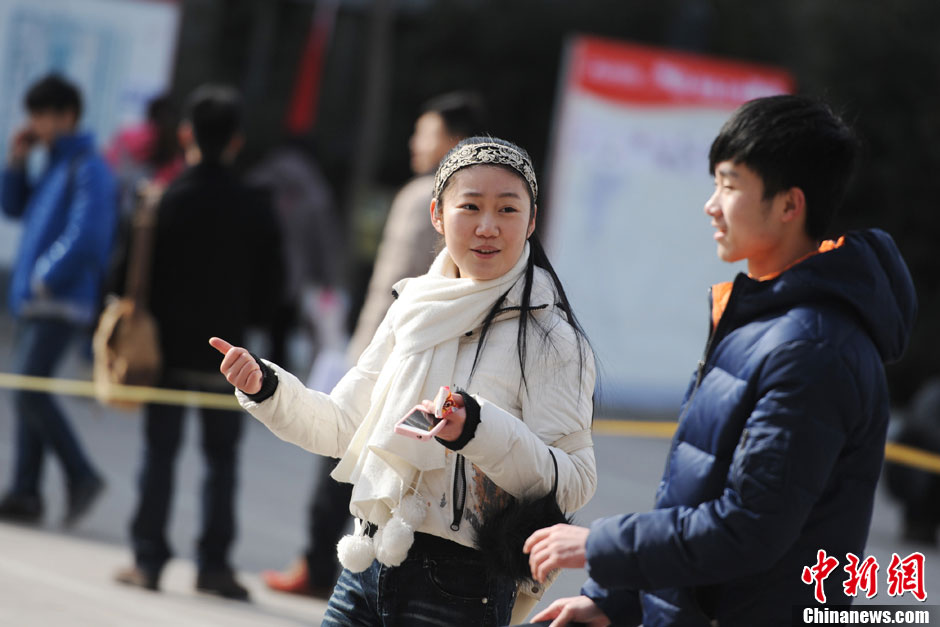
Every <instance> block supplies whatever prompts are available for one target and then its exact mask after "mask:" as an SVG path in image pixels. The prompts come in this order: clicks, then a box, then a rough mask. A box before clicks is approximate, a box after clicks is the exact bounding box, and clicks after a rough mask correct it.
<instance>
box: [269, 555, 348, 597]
mask: <svg viewBox="0 0 940 627" xmlns="http://www.w3.org/2000/svg"><path fill="white" fill-rule="evenodd" d="M261 579H262V581H264V583H265V585H267V586H268V587H269V588H271V589H272V590H277V591H278V592H286V593H288V594H299V595H302V596H308V597H314V598H317V599H329V598H330V595H331V594H333V587H332V586H329V587H326V586H317V585H313V584H311V583H310V573H309V571H308V570H307V560H306V559H304V558H300V559H298V560H296V561H295V562H294V563H293V564H291V565H290V567H289V568H288V569H287V570H286V571H284V572H280V571H276V570H266V571H264V572H262V573H261Z"/></svg>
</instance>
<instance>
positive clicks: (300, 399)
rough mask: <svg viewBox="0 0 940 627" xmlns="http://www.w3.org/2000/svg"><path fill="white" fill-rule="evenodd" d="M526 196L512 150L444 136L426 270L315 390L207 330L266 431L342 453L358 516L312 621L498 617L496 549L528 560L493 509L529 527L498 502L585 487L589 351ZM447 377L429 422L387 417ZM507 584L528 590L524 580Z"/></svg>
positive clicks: (528, 181)
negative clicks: (440, 417) (402, 426)
mask: <svg viewBox="0 0 940 627" xmlns="http://www.w3.org/2000/svg"><path fill="white" fill-rule="evenodd" d="M537 197H538V184H537V182H536V178H535V174H534V170H533V168H532V163H531V161H530V159H529V156H528V154H527V153H526V152H525V151H524V150H522V149H521V148H519V147H517V146H515V145H514V144H511V143H509V142H506V141H503V140H500V139H495V138H490V137H475V138H470V139H467V140H464V141H463V142H461V143H460V144H458V145H457V146H456V147H455V148H454V149H453V150H452V151H451V152H450V153H449V154H448V155H447V156H446V157H445V158H444V159H443V160H442V161H441V164H440V166H439V168H438V171H437V174H436V177H435V190H434V199H433V200H432V202H431V206H430V219H431V222H432V223H433V225H434V228H435V229H437V231H438V232H440V233H441V234H442V235H443V236H444V243H445V246H446V247H445V248H444V250H443V251H442V252H441V253H440V254H439V256H438V257H437V259H436V260H435V261H434V263H433V264H432V266H431V268H430V270H429V271H428V273H427V274H425V275H423V276H420V277H416V278H412V279H404V280H402V281H401V282H399V283H397V284H396V285H395V286H394V292H395V294H396V296H397V299H396V301H395V302H394V304H393V305H392V306H391V308H390V309H389V310H388V314H387V315H386V317H385V319H384V321H383V322H382V325H381V326H380V327H379V329H378V331H377V332H376V334H375V337H374V338H373V340H372V342H371V344H370V345H369V347H368V348H367V349H366V351H365V352H364V353H363V355H362V357H361V358H360V359H359V362H358V363H357V364H356V366H355V367H354V368H352V370H350V371H349V372H348V373H347V374H346V376H345V377H344V378H343V379H342V380H341V381H340V382H339V384H337V386H336V387H335V388H334V389H333V391H332V392H330V393H329V394H325V393H323V392H319V391H315V390H310V389H307V388H305V387H304V385H303V384H302V383H301V382H300V381H299V380H298V379H297V378H296V377H294V376H293V375H291V374H290V373H288V372H286V371H284V370H283V369H281V368H279V367H278V366H276V365H274V364H272V363H269V362H266V361H263V360H260V359H257V358H256V357H255V356H253V355H251V354H250V353H248V352H247V351H246V350H245V349H243V348H240V347H232V346H231V345H229V344H228V343H227V342H225V341H224V340H222V339H220V338H212V340H210V343H211V344H212V345H213V346H215V347H216V348H217V349H218V350H219V351H220V352H222V353H223V354H224V355H225V357H224V358H223V360H222V365H221V367H220V369H221V371H222V373H223V374H225V376H226V378H227V379H228V380H229V382H231V383H232V384H233V385H235V387H236V388H237V390H236V395H237V396H238V398H239V400H240V402H241V403H242V406H243V407H244V408H245V409H246V410H247V411H249V412H250V413H251V414H252V415H253V416H255V418H257V419H258V420H260V421H261V422H263V423H264V424H265V425H267V427H268V428H269V429H271V431H273V432H274V433H275V434H276V435H277V436H278V437H280V438H282V439H284V440H286V441H288V442H293V443H294V444H297V445H298V446H301V447H303V448H305V449H307V450H309V451H312V452H314V453H317V454H320V455H328V456H331V457H339V458H341V461H340V463H339V465H338V466H337V468H336V470H335V471H334V473H333V476H334V478H336V479H337V480H339V481H345V482H349V483H352V484H353V486H354V487H353V495H352V499H351V501H350V511H351V512H352V514H353V515H354V516H356V518H357V519H358V522H357V525H356V533H355V534H354V535H353V536H347V537H346V538H344V539H343V540H342V541H341V542H340V544H339V546H338V550H339V554H340V561H341V562H342V564H343V566H344V569H343V572H342V574H341V575H340V578H339V581H338V582H337V585H336V588H335V589H334V591H333V595H332V597H331V598H330V601H329V606H328V609H327V613H326V618H325V621H324V623H323V624H324V625H391V624H395V625H399V624H400V625H409V626H411V625H472V626H473V627H479V626H480V625H505V624H508V623H509V621H510V613H511V611H512V607H513V604H514V603H515V602H516V590H517V583H519V580H518V579H514V577H513V574H514V573H511V572H508V571H507V567H506V563H507V561H512V560H513V559H515V557H519V558H521V559H520V561H521V562H522V564H523V566H525V564H526V562H525V557H524V556H522V555H521V540H520V541H519V542H518V545H513V548H511V549H507V550H508V552H509V553H513V554H514V553H520V555H510V556H507V555H505V554H504V553H506V551H504V550H501V549H495V548H493V545H492V543H488V541H485V539H486V538H492V537H493V535H494V534H493V533H492V532H493V528H494V525H496V526H497V527H496V529H497V533H496V535H497V536H501V535H507V536H509V535H513V536H514V537H515V536H519V535H520V533H521V534H522V535H521V539H523V540H524V538H525V534H526V532H525V531H521V532H520V531H519V530H512V529H508V528H507V529H505V530H503V529H501V528H499V527H498V526H499V525H502V524H505V525H509V524H510V523H508V522H505V521H504V518H505V517H502V518H501V517H500V515H501V514H502V513H505V512H507V511H508V510H510V509H512V508H513V507H517V508H518V507H519V506H520V504H522V505H521V507H523V509H524V508H525V506H526V505H525V504H529V503H531V502H532V501H533V500H539V502H543V503H544V502H545V501H546V500H548V501H552V500H554V501H555V502H557V505H558V506H559V508H560V509H561V510H563V511H564V512H568V513H571V512H573V511H575V510H577V509H579V508H580V507H582V506H583V505H584V504H585V503H586V502H587V501H588V500H589V499H590V498H591V496H592V495H593V494H594V490H595V487H596V482H597V474H596V467H595V462H594V451H593V445H592V442H591V437H590V428H591V421H592V417H593V394H594V379H595V371H594V356H593V353H592V351H591V349H590V347H589V345H588V342H587V340H586V338H585V337H584V333H583V332H582V330H581V327H580V326H579V324H578V322H577V320H576V319H575V317H574V314H573V313H572V311H571V307H570V306H569V304H568V300H567V297H566V296H565V292H564V290H563V288H562V286H561V283H560V282H559V280H558V277H557V276H556V274H555V272H554V270H553V269H552V267H551V264H550V263H549V261H548V259H547V257H546V256H545V253H544V251H543V250H542V247H541V245H540V244H539V242H538V240H537V238H536V237H534V236H533V232H534V230H535V217H536V211H537V208H536V199H537ZM444 385H450V386H455V389H456V390H457V391H458V392H459V393H457V394H454V398H455V402H456V410H455V411H454V412H453V413H451V414H450V415H449V416H448V417H447V418H446V423H445V426H444V428H443V429H442V430H441V431H440V432H439V433H438V434H437V436H436V437H435V438H433V439H431V440H427V441H419V440H416V439H411V438H408V437H405V436H402V435H400V434H397V433H395V431H394V426H395V424H396V423H397V422H398V421H399V419H401V418H402V417H403V416H405V415H406V414H407V413H409V412H410V411H411V410H412V409H413V408H414V407H415V406H416V405H419V404H420V405H423V406H424V407H425V408H427V409H428V410H430V411H433V403H432V402H431V401H430V400H429V399H432V398H434V397H435V395H436V394H437V392H438V390H439V388H440V387H441V386H444ZM547 495H554V496H553V497H552V496H547ZM540 497H541V499H540ZM552 506H553V507H554V503H553V504H552ZM527 517H528V514H527V513H526V512H525V511H523V512H522V514H521V516H517V518H522V519H525V518H527ZM494 521H496V522H495V523H494ZM533 524H538V523H537V522H533ZM549 524H551V523H549ZM542 526H544V522H543V525H542ZM533 530H534V528H533ZM504 532H505V534H504ZM513 542H514V541H513V540H510V541H509V544H510V545H512V544H513ZM481 544H482V545H484V546H483V547H482V548H483V549H484V550H481V547H479V546H478V545H481ZM515 574H518V573H515ZM520 590H521V591H522V592H523V593H525V594H527V595H529V596H534V597H536V598H537V597H538V596H540V593H541V589H540V586H539V585H538V584H536V583H534V582H532V581H528V582H525V585H522V586H520ZM520 605H522V603H520ZM526 605H529V606H531V605H532V603H531V602H528V603H526Z"/></svg>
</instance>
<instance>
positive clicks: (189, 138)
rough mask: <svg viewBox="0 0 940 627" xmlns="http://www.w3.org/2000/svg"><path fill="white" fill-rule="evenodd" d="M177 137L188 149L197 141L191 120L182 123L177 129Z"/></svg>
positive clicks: (182, 145) (184, 147) (183, 146)
mask: <svg viewBox="0 0 940 627" xmlns="http://www.w3.org/2000/svg"><path fill="white" fill-rule="evenodd" d="M176 137H177V139H179V142H180V146H181V147H182V148H183V150H186V149H187V148H189V147H190V146H192V145H193V143H194V142H195V141H196V135H195V134H194V133H193V125H192V124H190V123H189V122H182V123H180V125H179V127H178V128H177V129H176Z"/></svg>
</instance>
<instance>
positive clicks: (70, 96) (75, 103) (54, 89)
mask: <svg viewBox="0 0 940 627" xmlns="http://www.w3.org/2000/svg"><path fill="white" fill-rule="evenodd" d="M24 104H25V105H26V110H27V111H29V112H30V113H45V112H48V111H54V112H56V113H65V112H67V111H68V112H72V113H74V114H75V120H76V121H77V120H78V119H79V118H80V117H81V116H82V94H81V92H79V91H78V87H76V86H75V85H73V84H72V83H70V82H69V81H67V80H65V78H63V77H62V76H61V75H59V74H48V75H46V76H44V77H43V78H41V79H39V80H38V81H36V82H35V83H33V84H32V85H30V87H29V89H28V90H27V92H26V98H25V99H24Z"/></svg>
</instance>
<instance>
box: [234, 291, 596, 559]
mask: <svg viewBox="0 0 940 627" xmlns="http://www.w3.org/2000/svg"><path fill="white" fill-rule="evenodd" d="M514 306H515V307H517V306H518V304H517V303H513V302H509V301H508V300H507V302H506V304H505V306H504V310H503V312H502V313H500V314H499V315H498V316H497V317H496V318H495V320H494V322H493V323H492V325H491V327H490V329H489V331H488V332H487V337H486V342H485V346H484V349H483V351H482V353H481V355H480V361H479V363H478V365H477V368H476V370H475V372H474V373H473V378H472V380H470V371H471V367H472V365H473V359H474V355H475V353H476V349H477V344H478V340H479V337H480V331H481V329H473V330H472V331H470V332H468V333H467V334H466V335H465V336H463V337H462V338H461V340H460V344H459V349H458V353H457V364H456V367H455V370H454V372H455V381H454V384H455V385H456V386H458V387H461V388H464V389H465V390H467V391H468V392H470V393H471V394H472V395H473V396H474V398H475V399H476V400H477V402H478V403H479V404H480V424H479V426H478V427H477V430H476V434H475V436H474V437H473V439H471V440H470V442H469V443H468V444H467V445H466V446H464V447H463V449H461V450H460V451H459V452H457V453H455V452H451V451H449V450H448V451H447V463H446V465H445V467H444V468H443V469H440V470H434V471H428V472H426V473H425V474H424V477H423V480H422V482H421V485H420V489H419V490H420V492H421V494H422V495H423V496H425V497H427V498H428V500H430V501H431V503H432V507H431V508H430V511H429V513H428V515H427V517H426V518H425V521H424V523H423V524H422V526H421V527H420V528H419V529H418V531H422V532H424V533H429V534H433V535H436V536H439V537H443V538H447V539H449V540H453V541H455V542H458V543H460V544H463V545H466V546H471V547H472V546H473V532H472V529H473V528H475V527H477V526H478V525H479V524H480V520H481V518H482V517H483V516H484V515H485V513H486V512H487V511H491V510H492V508H498V507H501V506H502V504H503V503H504V499H505V494H506V493H508V494H511V495H513V496H515V497H523V496H528V497H538V496H542V495H544V494H547V493H548V492H549V491H550V490H551V488H552V481H553V478H554V468H553V464H552V458H551V455H550V454H549V447H550V445H552V444H554V446H552V451H553V453H554V456H555V459H556V460H557V462H558V492H557V499H558V504H559V506H560V507H561V508H562V509H563V510H565V511H566V512H568V513H571V512H573V511H575V510H577V509H579V508H581V507H582V506H583V505H584V504H585V503H587V501H588V500H589V499H590V498H591V497H592V496H593V494H594V491H595V488H596V485H597V470H596V466H595V461H594V449H593V444H592V442H591V438H590V428H591V420H592V412H593V394H594V381H595V370H594V357H593V354H592V353H591V351H590V349H589V348H588V347H587V346H586V343H584V345H583V346H582V347H581V350H580V351H579V343H578V342H577V339H576V335H575V332H574V330H573V329H572V327H571V326H570V325H569V324H568V323H567V321H566V320H565V319H564V317H563V315H564V314H563V313H562V312H561V311H560V310H556V308H555V306H554V305H553V304H549V303H545V304H544V307H543V308H542V309H540V310H538V311H535V312H534V315H535V317H536V319H537V320H538V322H539V324H533V323H532V321H531V320H530V322H529V326H528V333H527V335H528V346H527V357H526V383H527V386H526V387H523V385H522V377H521V373H520V369H519V359H518V353H517V348H516V334H517V330H518V325H517V322H518V317H519V312H518V308H515V309H514V308H513V307H514ZM535 306H538V305H537V304H533V307H535ZM394 309H395V304H393V305H392V308H391V309H390V310H389V313H388V314H387V315H386V318H385V320H384V321H383V322H382V324H381V325H380V327H379V329H378V331H377V332H376V334H375V337H374V338H373V340H372V342H371V343H370V344H369V347H368V348H367V349H366V350H365V352H364V353H363V354H362V356H361V357H360V359H359V362H358V364H357V365H356V366H355V367H354V368H352V369H351V370H350V371H349V372H348V373H347V374H346V375H345V376H344V377H343V379H342V380H341V381H340V382H339V383H338V384H337V385H336V387H335V388H334V389H333V391H332V392H331V393H330V394H325V393H322V392H318V391H315V390H311V389H307V388H306V387H305V386H304V385H303V383H301V382H300V381H299V380H298V379H297V378H296V377H294V376H293V375H291V374H290V373H288V372H286V371H285V370H283V369H281V368H279V367H277V366H276V365H273V364H271V366H272V368H273V369H274V370H275V372H276V373H277V376H278V378H279V384H278V387H277V390H276V391H275V393H274V395H273V396H271V397H270V398H268V399H267V400H265V401H263V402H261V403H254V402H252V401H250V400H249V399H248V398H247V397H246V396H245V395H243V394H241V393H238V397H239V400H240V401H241V403H242V406H243V407H244V408H245V409H246V410H247V411H248V412H250V413H251V414H252V415H253V416H254V417H255V418H257V419H258V420H260V421H261V422H263V423H264V424H265V425H267V427H268V428H269V429H270V430H271V431H273V432H274V433H275V434H276V435H277V436H278V437H279V438H281V439H283V440H286V441H288V442H292V443H294V444H296V445H298V446H300V447H302V448H305V449H307V450H309V451H311V452H313V453H317V454H320V455H328V456H330V457H341V456H342V455H343V453H344V452H345V450H346V447H347V445H348V444H349V441H350V439H351V438H352V436H353V434H354V433H355V432H356V429H357V427H358V426H359V424H360V422H361V421H362V419H363V418H364V417H365V415H366V414H367V412H368V409H369V407H370V403H371V402H372V391H373V387H374V384H375V381H376V378H377V377H378V374H379V371H380V370H381V368H382V365H383V364H384V363H385V360H386V359H387V358H388V356H389V355H390V353H391V351H392V348H393V346H394V341H395V339H394V336H393V334H392V332H391V330H390V327H389V318H390V317H391V316H392V315H393V312H394ZM546 331H547V333H546ZM425 446H429V447H435V446H441V445H440V444H439V443H438V442H436V441H433V440H432V441H430V442H427V443H426V444H425ZM464 460H465V461H464ZM466 462H469V463H466ZM352 513H353V515H356V516H360V513H359V512H356V511H353V512H352ZM373 522H379V523H381V522H384V521H373Z"/></svg>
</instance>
